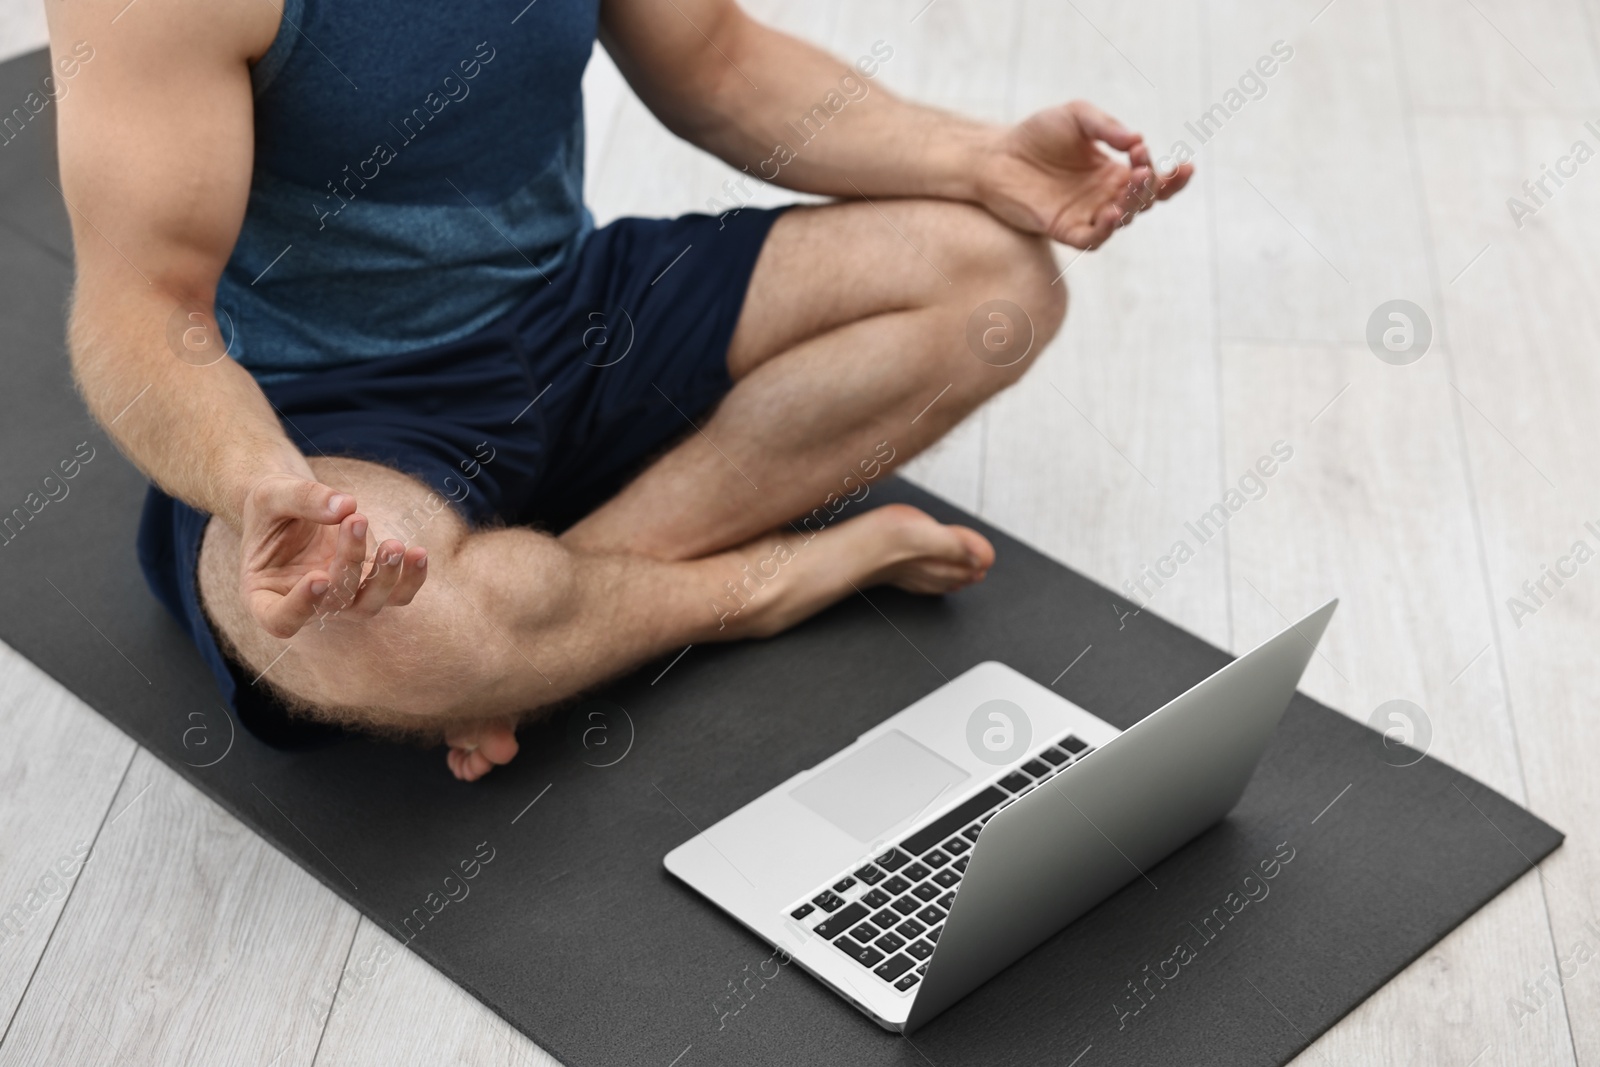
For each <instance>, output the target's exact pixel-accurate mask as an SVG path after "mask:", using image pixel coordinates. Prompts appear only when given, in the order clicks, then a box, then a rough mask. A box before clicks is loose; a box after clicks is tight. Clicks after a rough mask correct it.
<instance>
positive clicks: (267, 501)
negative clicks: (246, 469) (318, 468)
mask: <svg viewBox="0 0 1600 1067" xmlns="http://www.w3.org/2000/svg"><path fill="white" fill-rule="evenodd" d="M258 492H259V493H260V497H259V500H260V503H261V504H263V505H265V508H266V511H267V512H268V513H269V514H270V515H272V516H275V517H283V518H296V519H307V520H309V521H311V522H320V523H323V524H324V525H327V526H332V525H333V524H334V523H336V522H342V521H343V520H344V518H345V517H346V516H347V515H349V514H350V513H351V512H353V511H355V509H356V498H355V497H353V496H351V495H350V494H349V493H341V492H339V491H338V490H337V489H334V488H333V487H332V486H327V485H323V484H322V483H321V482H308V481H305V480H303V479H298V478H289V477H281V478H273V479H271V480H270V481H266V482H263V483H262V484H261V485H260V486H259V488H258Z"/></svg>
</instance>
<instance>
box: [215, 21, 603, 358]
mask: <svg viewBox="0 0 1600 1067" xmlns="http://www.w3.org/2000/svg"><path fill="white" fill-rule="evenodd" d="M597 10H598V0H534V2H532V3H527V4H526V6H524V0H449V2H442V0H381V2H376V0H367V2H362V0H286V3H285V4H284V14H283V22H282V25H281V26H280V28H279V30H278V35H277V37H276V38H275V39H274V40H273V43H272V46H271V48H270V49H269V50H268V51H267V53H266V54H265V55H264V56H263V57H262V58H261V60H260V62H258V63H257V64H256V66H255V68H254V69H253V71H252V73H251V77H252V80H253V82H254V89H255V168H254V172H253V174H252V177H251V186H250V199H249V205H248V207H247V208H246V211H245V217H244V224H243V227H242V229H241V230H240V233H239V240H238V243H237V244H236V245H235V246H234V251H233V255H232V257H231V258H230V259H229V261H228V264H227V266H226V268H225V269H224V271H223V274H222V279H221V281H220V282H219V284H218V287H217V308H218V319H219V321H220V323H221V327H222V330H223V333H224V334H225V335H228V334H230V333H231V344H230V348H229V351H230V352H231V353H232V354H233V356H234V358H236V359H238V360H239V362H240V363H242V364H243V365H244V366H246V367H247V368H249V369H250V370H251V372H252V373H254V374H256V375H257V376H258V377H261V378H264V379H270V378H277V377H282V376H284V375H286V374H292V373H295V372H299V371H305V370H310V369H314V368H320V367H328V366H336V365H339V364H344V363H351V362H355V361H359V360H363V359H372V358H375V357H379V356H386V355H394V354H397V353H400V352H407V351H413V350H416V349H419V348H424V347H427V346H429V345H433V344H438V343H442V342H445V341H451V340H455V339H457V338H460V337H464V336H466V335H467V334H469V333H472V332H473V331H475V330H477V329H479V328H481V327H483V326H485V325H487V324H488V323H490V322H492V321H493V320H495V319H496V318H498V317H499V316H500V315H502V314H504V313H505V312H506V311H508V310H510V309H511V307H513V306H514V305H515V304H516V303H517V302H518V301H519V299H521V298H522V297H523V296H524V295H525V294H527V293H528V292H529V291H531V287H533V286H539V285H545V284H547V282H546V280H545V279H546V276H547V275H549V273H550V272H552V271H554V270H556V269H558V268H559V267H560V266H561V264H562V263H563V262H564V261H565V260H566V259H567V258H568V257H570V256H571V255H572V254H573V251H574V249H575V248H576V247H577V245H578V244H579V243H580V242H581V241H582V240H583V239H584V238H585V237H586V236H587V235H588V233H589V231H590V230H591V229H592V228H593V220H592V219H591V218H590V216H589V213H588V211H587V210H586V209H585V208H584V206H583V97H582V91H581V88H580V84H579V83H580V79H581V78H582V75H583V68H584V65H585V64H586V63H587V62H588V60H589V54H590V52H591V50H592V49H593V46H594V40H595V28H596V19H597ZM230 327H231V330H230Z"/></svg>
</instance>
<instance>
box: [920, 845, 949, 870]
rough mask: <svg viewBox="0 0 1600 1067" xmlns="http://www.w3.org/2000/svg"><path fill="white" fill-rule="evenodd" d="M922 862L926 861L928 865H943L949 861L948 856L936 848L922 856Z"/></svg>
mask: <svg viewBox="0 0 1600 1067" xmlns="http://www.w3.org/2000/svg"><path fill="white" fill-rule="evenodd" d="M922 862H923V863H926V864H927V865H928V866H929V867H943V866H944V865H945V864H947V863H949V862H950V857H949V856H946V855H945V854H944V853H943V852H940V851H939V850H938V849H934V850H933V851H932V852H930V853H928V854H927V855H925V856H923V857H922Z"/></svg>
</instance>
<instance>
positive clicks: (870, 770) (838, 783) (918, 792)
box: [789, 730, 970, 842]
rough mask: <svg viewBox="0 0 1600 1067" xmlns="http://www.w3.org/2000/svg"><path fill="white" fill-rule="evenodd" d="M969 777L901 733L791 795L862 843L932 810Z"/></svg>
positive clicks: (870, 745)
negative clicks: (953, 788)
mask: <svg viewBox="0 0 1600 1067" xmlns="http://www.w3.org/2000/svg"><path fill="white" fill-rule="evenodd" d="M968 777H970V775H968V774H967V772H966V771H964V770H962V769H961V768H960V767H957V766H956V765H955V764H953V763H951V762H950V761H949V760H947V759H945V758H944V757H943V756H940V755H939V754H938V753H936V752H934V751H933V750H932V749H930V748H927V747H926V746H924V745H921V744H918V743H917V742H915V741H913V740H911V738H909V737H907V736H906V735H905V734H903V733H901V732H900V731H899V730H890V731H888V732H887V733H885V734H884V735H883V736H881V737H879V738H877V739H876V740H873V741H871V742H869V743H867V744H866V745H863V746H862V747H861V748H860V749H859V750H857V751H856V752H854V753H852V754H851V755H849V756H847V757H846V758H844V759H842V760H840V761H839V762H838V763H835V764H834V765H833V766H832V767H829V768H828V769H827V770H825V771H823V772H822V773H821V774H819V775H817V776H816V777H815V778H812V779H810V780H809V781H806V782H803V783H801V784H800V785H797V786H795V787H794V788H793V789H791V790H790V791H789V795H790V796H792V797H794V798H795V799H796V800H798V801H799V802H800V803H802V804H804V805H805V806H806V807H808V808H810V809H811V810H812V811H814V812H816V813H817V814H818V815H820V816H822V817H823V818H824V819H827V820H828V821H829V822H831V823H833V825H835V826H837V827H838V828H839V829H841V830H843V831H844V832H845V833H847V834H849V835H850V836H851V837H853V838H855V839H856V840H857V841H863V842H866V841H872V840H873V839H875V838H877V837H878V836H879V835H880V834H882V833H883V832H884V831H885V830H887V829H888V828H889V827H891V826H894V825H895V824H896V823H899V822H901V821H902V820H904V819H908V818H910V817H911V816H913V815H916V814H918V813H919V812H921V811H923V810H925V809H927V808H929V807H930V806H931V805H932V804H933V802H934V801H935V800H937V799H939V798H940V797H941V796H942V795H947V794H948V793H949V791H950V787H951V786H953V785H955V784H956V783H957V782H960V781H961V780H963V779H965V778H968Z"/></svg>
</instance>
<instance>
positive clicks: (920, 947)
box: [906, 941, 933, 960]
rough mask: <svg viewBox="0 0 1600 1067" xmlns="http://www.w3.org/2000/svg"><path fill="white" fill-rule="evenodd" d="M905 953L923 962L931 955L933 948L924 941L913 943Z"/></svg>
mask: <svg viewBox="0 0 1600 1067" xmlns="http://www.w3.org/2000/svg"><path fill="white" fill-rule="evenodd" d="M906 951H907V952H908V953H910V954H911V955H912V956H913V957H914V958H916V959H919V960H925V959H927V958H928V957H929V956H931V955H933V946H932V945H930V944H928V943H927V942H926V941H913V942H911V945H910V947H908V948H907V949H906Z"/></svg>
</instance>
